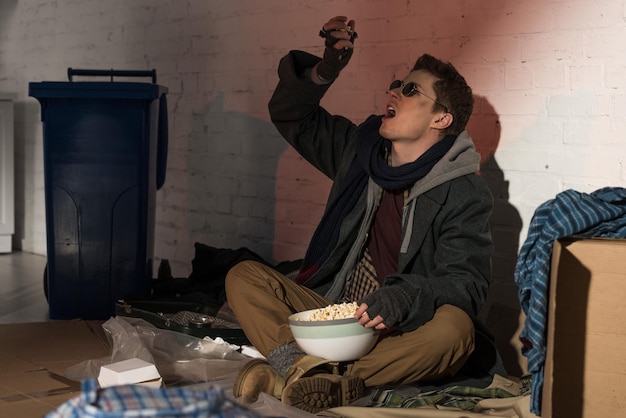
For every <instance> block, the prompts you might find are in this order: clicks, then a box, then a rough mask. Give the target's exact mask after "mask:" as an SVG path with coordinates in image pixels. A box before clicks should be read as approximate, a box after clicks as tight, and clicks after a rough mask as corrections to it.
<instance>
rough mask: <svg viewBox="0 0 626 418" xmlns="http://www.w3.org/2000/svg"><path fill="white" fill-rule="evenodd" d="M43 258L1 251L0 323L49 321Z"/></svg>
mask: <svg viewBox="0 0 626 418" xmlns="http://www.w3.org/2000/svg"><path fill="white" fill-rule="evenodd" d="M46 260H47V258H46V257H45V256H41V255H36V254H30V253H24V252H13V253H9V254H0V324H15V323H24V322H42V321H48V302H47V301H46V297H45V295H44V290H43V273H44V269H45V267H46Z"/></svg>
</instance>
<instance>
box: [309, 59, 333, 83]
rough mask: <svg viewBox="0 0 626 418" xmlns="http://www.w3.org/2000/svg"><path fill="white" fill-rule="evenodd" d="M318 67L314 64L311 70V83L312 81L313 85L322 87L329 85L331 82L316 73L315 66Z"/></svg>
mask: <svg viewBox="0 0 626 418" xmlns="http://www.w3.org/2000/svg"><path fill="white" fill-rule="evenodd" d="M318 65H319V63H318V64H316V65H315V66H314V67H313V68H312V69H311V81H313V82H314V83H315V84H318V85H324V84H328V83H330V82H331V81H332V80H326V79H325V78H324V77H322V76H321V75H319V73H318V72H317V66H318Z"/></svg>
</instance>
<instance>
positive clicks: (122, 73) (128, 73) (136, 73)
mask: <svg viewBox="0 0 626 418" xmlns="http://www.w3.org/2000/svg"><path fill="white" fill-rule="evenodd" d="M75 75H82V76H97V77H111V82H113V77H152V83H153V84H156V82H157V78H156V70H145V71H141V70H114V69H110V70H79V69H75V68H68V69H67V78H68V79H69V80H70V81H73V80H72V77H73V76H75Z"/></svg>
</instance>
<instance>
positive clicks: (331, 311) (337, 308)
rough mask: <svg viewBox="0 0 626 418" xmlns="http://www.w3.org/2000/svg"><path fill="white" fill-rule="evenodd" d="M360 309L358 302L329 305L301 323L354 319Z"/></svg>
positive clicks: (317, 310) (312, 313)
mask: <svg viewBox="0 0 626 418" xmlns="http://www.w3.org/2000/svg"><path fill="white" fill-rule="evenodd" d="M358 308H359V305H357V303H356V302H346V303H340V304H336V305H328V306H326V307H325V308H319V309H316V310H314V311H313V312H311V314H310V315H309V316H308V317H307V318H306V319H299V320H300V321H331V320H333V319H346V318H354V313H355V312H356V310H357V309H358Z"/></svg>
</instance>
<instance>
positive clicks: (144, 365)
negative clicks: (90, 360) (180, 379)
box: [98, 358, 163, 389]
mask: <svg viewBox="0 0 626 418" xmlns="http://www.w3.org/2000/svg"><path fill="white" fill-rule="evenodd" d="M98 383H99V384H100V387H102V388H106V387H109V386H118V385H126V384H137V385H141V386H146V387H150V388H157V389H158V388H160V387H161V385H162V384H163V378H162V377H161V375H159V371H158V370H157V368H156V366H155V365H154V364H152V363H148V362H147V361H144V360H142V359H139V358H131V359H128V360H122V361H118V362H116V363H111V364H107V365H106V366H102V367H101V368H100V373H99V374H98Z"/></svg>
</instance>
